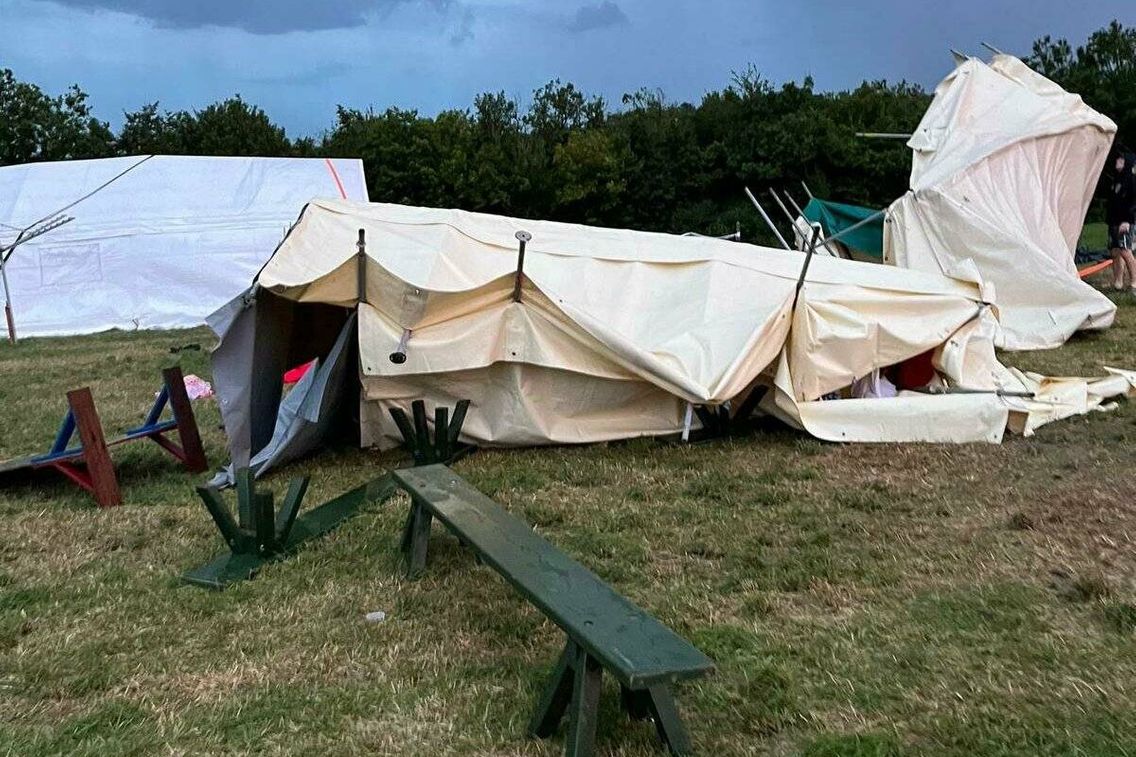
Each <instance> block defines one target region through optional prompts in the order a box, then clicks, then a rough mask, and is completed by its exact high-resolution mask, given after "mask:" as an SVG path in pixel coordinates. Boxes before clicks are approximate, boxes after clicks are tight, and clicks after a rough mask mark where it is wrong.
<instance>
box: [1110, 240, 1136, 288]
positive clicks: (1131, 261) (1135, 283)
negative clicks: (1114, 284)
mask: <svg viewBox="0 0 1136 757" xmlns="http://www.w3.org/2000/svg"><path fill="white" fill-rule="evenodd" d="M1120 258H1121V260H1122V261H1123V262H1124V267H1125V268H1127V269H1128V286H1129V287H1131V288H1132V290H1133V291H1136V256H1134V255H1133V254H1132V250H1125V249H1123V248H1122V249H1121V250H1120ZM1114 265H1115V264H1114Z"/></svg>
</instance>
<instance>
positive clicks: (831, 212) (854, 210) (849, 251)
mask: <svg viewBox="0 0 1136 757" xmlns="http://www.w3.org/2000/svg"><path fill="white" fill-rule="evenodd" d="M801 212H802V215H803V217H804V219H803V220H804V223H803V224H802V222H801V221H802V219H800V218H798V219H797V221H796V223H795V228H794V232H795V236H796V238H797V249H806V245H808V243H809V241H810V239H809V238H808V236H805V235H803V234H802V228H801V226H802V225H803V226H810V227H811V226H812V225H814V224H818V225H819V226H820V233H821V238H822V239H827V238H828V237H831V236H835V235H837V234H843V236H842V237H841V238H840V239H839V240H837V241H832V242H827V243H826V244H825V245H822V246H820V247H818V251H824V250H825V248H830V249H829V250H828V251H829V252H830V253H831V254H836V255H838V256H839V257H844V258H852V259H854V260H867V261H874V262H879V261H880V260H881V259H882V258H883V244H884V219H883V217H882V216H881V217H879V218H873V216H876V215H879V211H878V210H873V209H872V208H864V207H861V206H859V205H849V204H847V203H843V202H832V201H830V200H822V199H820V198H819V197H810V198H809V202H808V204H807V205H805V207H804V208H802V210H801ZM857 224H860V225H859V226H857ZM809 236H811V232H809Z"/></svg>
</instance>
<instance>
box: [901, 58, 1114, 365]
mask: <svg viewBox="0 0 1136 757" xmlns="http://www.w3.org/2000/svg"><path fill="white" fill-rule="evenodd" d="M1115 133H1116V125H1115V124H1114V123H1113V122H1112V121H1111V120H1109V119H1108V118H1106V117H1105V116H1103V115H1101V114H1100V113H1097V112H1096V111H1094V110H1093V109H1092V108H1089V107H1088V106H1087V105H1085V103H1084V102H1083V101H1082V100H1081V98H1080V97H1078V96H1077V95H1073V94H1070V93H1068V92H1066V91H1065V90H1063V89H1061V88H1060V87H1058V86H1057V85H1056V84H1054V83H1053V82H1051V81H1049V80H1048V79H1046V78H1045V77H1043V76H1041V75H1039V74H1037V73H1035V72H1034V71H1032V70H1030V68H1029V67H1027V66H1026V65H1025V64H1024V63H1022V62H1021V61H1020V60H1018V59H1017V58H1014V57H1012V56H1009V55H996V56H995V57H994V59H993V60H992V61H991V63H990V64H989V65H987V64H986V63H983V62H982V61H979V60H977V59H975V58H968V59H966V60H963V61H962V62H960V63H959V65H958V66H957V68H955V70H954V71H953V72H952V73H951V74H950V76H948V77H947V78H946V79H945V80H944V81H943V82H942V83H941V84H940V85H939V86H938V88H936V90H935V97H934V99H933V101H932V102H931V105H930V107H929V108H928V109H927V112H926V114H925V115H924V116H923V120H922V121H921V122H920V124H919V127H918V128H917V129H916V131H915V133H914V135H913V136H912V137H911V139H910V141H909V142H908V146H909V147H910V148H911V149H912V150H913V151H914V157H913V161H912V169H911V180H910V191H909V192H907V193H906V194H905V195H904V196H903V197H901V198H900V199H899V200H897V201H896V202H895V203H894V204H893V205H892V206H891V207H890V208H889V210H888V218H887V223H886V224H885V227H884V257H885V260H886V261H887V262H890V263H893V264H895V265H897V266H900V267H902V268H910V269H915V270H922V271H933V272H941V273H945V274H947V275H953V274H954V272H955V271H956V270H957V269H958V267H959V265H960V264H962V263H963V261H967V260H970V261H973V262H974V264H975V265H976V266H977V268H978V270H979V271H980V272H981V274H982V277H983V279H984V280H985V281H987V282H989V283H990V284H992V285H993V286H994V292H995V294H994V296H995V300H994V301H995V302H996V303H997V305H998V310H999V313H1000V322H999V330H998V334H997V336H996V340H997V342H998V344H999V346H1001V347H1005V348H1007V349H1040V348H1048V347H1056V346H1059V345H1061V344H1062V343H1064V342H1065V340H1067V339H1068V338H1069V336H1071V335H1072V334H1073V332H1075V331H1078V330H1080V329H1102V328H1107V327H1108V326H1109V325H1111V323H1112V320H1113V316H1114V314H1115V312H1116V308H1115V306H1114V305H1113V304H1112V303H1111V302H1110V301H1109V300H1108V298H1106V297H1105V296H1104V295H1102V294H1101V293H1099V292H1097V291H1096V290H1095V289H1093V288H1092V287H1091V286H1090V285H1088V284H1086V283H1085V282H1083V281H1082V280H1081V279H1080V278H1079V277H1078V275H1077V271H1076V267H1075V265H1074V259H1073V258H1074V254H1075V251H1076V246H1077V239H1078V236H1079V235H1080V232H1081V227H1082V224H1083V222H1084V218H1085V212H1086V211H1087V209H1088V206H1089V202H1090V200H1091V199H1092V195H1093V191H1094V189H1095V187H1096V183H1097V178H1098V176H1099V175H1100V171H1101V169H1102V167H1103V165H1104V159H1105V155H1106V153H1107V152H1108V149H1109V145H1110V144H1111V142H1112V138H1113V135H1114V134H1115Z"/></svg>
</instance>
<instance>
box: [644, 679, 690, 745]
mask: <svg viewBox="0 0 1136 757" xmlns="http://www.w3.org/2000/svg"><path fill="white" fill-rule="evenodd" d="M647 694H648V701H649V703H650V705H649V706H650V709H651V717H652V718H653V719H654V721H655V729H656V730H657V731H658V732H659V738H660V739H662V741H663V744H665V745H666V747H667V749H669V750H670V753H671V754H690V738H689V737H688V736H687V735H686V728H685V727H684V726H683V724H682V719H681V718H679V716H678V707H676V706H675V701H674V696H673V695H672V694H671V690H670V687H669V686H652V687H650V688H649V689H647Z"/></svg>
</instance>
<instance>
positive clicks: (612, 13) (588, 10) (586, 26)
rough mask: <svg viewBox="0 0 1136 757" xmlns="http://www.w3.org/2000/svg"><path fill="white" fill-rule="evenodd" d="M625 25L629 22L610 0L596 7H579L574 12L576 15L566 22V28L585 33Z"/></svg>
mask: <svg viewBox="0 0 1136 757" xmlns="http://www.w3.org/2000/svg"><path fill="white" fill-rule="evenodd" d="M627 23H630V22H629V21H628V19H627V14H625V13H624V12H623V9H622V8H620V7H619V6H618V5H616V4H615V3H614V2H612V0H603V2H601V3H597V4H596V5H583V6H580V8H578V9H577V10H576V15H575V16H573V18H572V20H571V21H569V22H568V28H569V29H571V30H572V31H574V32H586V31H591V30H592V29H604V28H606V27H609V26H622V25H623V24H627Z"/></svg>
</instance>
